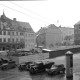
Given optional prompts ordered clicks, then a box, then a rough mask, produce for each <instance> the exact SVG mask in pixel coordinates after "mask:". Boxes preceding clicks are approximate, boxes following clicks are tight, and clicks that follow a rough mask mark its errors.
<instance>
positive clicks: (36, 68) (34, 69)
mask: <svg viewBox="0 0 80 80" xmlns="http://www.w3.org/2000/svg"><path fill="white" fill-rule="evenodd" d="M44 71H45V66H44V64H43V62H41V61H38V62H34V63H33V64H31V65H30V69H29V72H30V73H31V74H36V73H39V72H44Z"/></svg>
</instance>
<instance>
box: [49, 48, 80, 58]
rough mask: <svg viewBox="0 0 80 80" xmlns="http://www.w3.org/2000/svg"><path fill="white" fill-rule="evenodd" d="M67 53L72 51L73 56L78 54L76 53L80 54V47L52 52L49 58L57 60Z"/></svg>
mask: <svg viewBox="0 0 80 80" xmlns="http://www.w3.org/2000/svg"><path fill="white" fill-rule="evenodd" d="M67 51H71V52H72V53H73V54H76V53H79V52H80V47H76V48H70V49H63V50H62V49H61V50H55V51H51V52H49V58H55V57H58V56H63V55H65V53H66V52H67Z"/></svg>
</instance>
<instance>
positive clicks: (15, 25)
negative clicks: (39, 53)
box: [0, 12, 34, 32]
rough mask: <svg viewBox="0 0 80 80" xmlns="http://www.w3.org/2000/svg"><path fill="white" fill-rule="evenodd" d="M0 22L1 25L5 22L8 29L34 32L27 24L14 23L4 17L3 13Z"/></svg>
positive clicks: (14, 21)
mask: <svg viewBox="0 0 80 80" xmlns="http://www.w3.org/2000/svg"><path fill="white" fill-rule="evenodd" d="M0 21H1V22H3V23H4V22H6V23H7V26H8V27H9V28H10V29H15V30H21V31H27V32H34V31H33V29H32V28H31V26H30V24H29V23H28V22H20V21H16V20H11V19H9V18H8V17H6V16H5V14H4V12H3V15H1V17H0Z"/></svg>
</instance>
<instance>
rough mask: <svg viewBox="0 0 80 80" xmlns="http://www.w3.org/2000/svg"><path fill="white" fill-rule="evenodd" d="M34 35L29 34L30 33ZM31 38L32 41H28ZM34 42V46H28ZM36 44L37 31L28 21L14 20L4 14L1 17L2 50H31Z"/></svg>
mask: <svg viewBox="0 0 80 80" xmlns="http://www.w3.org/2000/svg"><path fill="white" fill-rule="evenodd" d="M30 34H31V35H33V36H28V35H30ZM26 39H29V40H30V42H26V41H27V40H26ZM28 44H30V45H31V44H32V45H33V47H32V46H28ZM34 46H35V32H34V31H33V29H32V28H31V26H30V24H29V23H27V22H20V21H17V20H16V18H13V20H11V19H9V18H8V17H6V16H5V14H4V12H3V15H1V17H0V50H6V49H8V50H9V49H10V50H11V49H21V48H26V50H30V49H32V48H34Z"/></svg>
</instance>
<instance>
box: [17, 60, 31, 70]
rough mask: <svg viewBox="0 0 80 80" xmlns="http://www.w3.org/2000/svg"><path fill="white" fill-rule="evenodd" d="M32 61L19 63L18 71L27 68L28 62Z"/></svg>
mask: <svg viewBox="0 0 80 80" xmlns="http://www.w3.org/2000/svg"><path fill="white" fill-rule="evenodd" d="M31 63H32V62H31V61H30V62H24V63H21V64H20V65H19V67H18V69H19V70H20V71H24V70H29V64H31Z"/></svg>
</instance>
